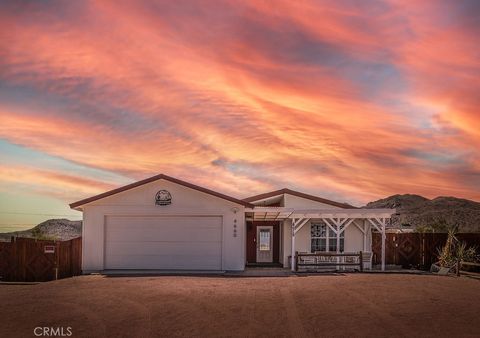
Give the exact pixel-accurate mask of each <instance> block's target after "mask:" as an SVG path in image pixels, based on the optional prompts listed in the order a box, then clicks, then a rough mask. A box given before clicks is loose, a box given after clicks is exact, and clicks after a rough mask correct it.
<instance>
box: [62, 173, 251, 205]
mask: <svg viewBox="0 0 480 338" xmlns="http://www.w3.org/2000/svg"><path fill="white" fill-rule="evenodd" d="M162 179H163V180H166V181H169V182H172V183H175V184H178V185H181V186H184V187H187V188H190V189H193V190H197V191H200V192H203V193H205V194H209V195H212V196H215V197H218V198H221V199H224V200H227V201H230V202H233V203H237V204H239V205H243V206H245V207H253V205H252V204H251V203H249V202H247V201H244V200H239V199H237V198H234V197H231V196H228V195H224V194H222V193H219V192H216V191H213V190H210V189H207V188H203V187H200V186H198V185H195V184H192V183H188V182H185V181H182V180H179V179H177V178H174V177H170V176H167V175H164V174H159V175H156V176H152V177H149V178H147V179H144V180H141V181H138V182H134V183H131V184H128V185H125V186H123V187H120V188H116V189H113V190H110V191H107V192H104V193H101V194H99V195H95V196H92V197H89V198H85V199H83V200H80V201H77V202H74V203H71V204H70V208H72V209H75V208H78V207H80V206H82V205H84V204H87V203H91V202H94V201H97V200H100V199H103V198H106V197H109V196H112V195H115V194H118V193H121V192H124V191H127V190H130V189H133V188H136V187H139V186H142V185H145V184H148V183H151V182H154V181H158V180H162Z"/></svg>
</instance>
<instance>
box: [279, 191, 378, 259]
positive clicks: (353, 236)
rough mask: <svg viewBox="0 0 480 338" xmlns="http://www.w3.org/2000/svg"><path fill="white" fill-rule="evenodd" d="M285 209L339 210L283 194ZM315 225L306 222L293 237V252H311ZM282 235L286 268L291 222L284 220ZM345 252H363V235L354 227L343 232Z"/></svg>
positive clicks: (367, 246)
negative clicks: (312, 231)
mask: <svg viewBox="0 0 480 338" xmlns="http://www.w3.org/2000/svg"><path fill="white" fill-rule="evenodd" d="M285 207H286V208H296V209H334V210H341V208H339V207H335V206H332V205H329V204H325V203H321V202H316V201H312V200H309V199H305V198H302V197H298V196H293V195H289V194H285ZM312 222H313V223H315V220H311V221H309V222H307V223H306V224H305V225H304V226H303V227H302V228H301V229H300V230H299V231H298V232H297V234H296V235H295V251H298V252H310V250H311V238H310V233H311V232H310V231H311V224H312ZM357 222H358V224H359V225H360V226H362V225H363V221H362V220H358V221H357ZM282 233H283V240H282V242H283V265H284V266H285V267H286V266H288V265H289V262H288V256H290V255H291V254H292V222H291V220H286V221H284V223H283V227H282ZM366 248H367V251H370V250H371V249H370V248H371V230H370V228H368V229H367V240H366ZM344 249H345V250H344V251H345V252H357V251H364V237H363V233H362V232H361V231H360V229H358V228H357V227H356V226H355V225H353V224H350V226H349V227H348V228H347V229H346V230H345V247H344Z"/></svg>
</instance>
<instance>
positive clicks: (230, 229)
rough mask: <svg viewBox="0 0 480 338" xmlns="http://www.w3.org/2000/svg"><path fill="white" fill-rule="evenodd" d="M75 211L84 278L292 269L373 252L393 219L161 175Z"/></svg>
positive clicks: (320, 201)
mask: <svg viewBox="0 0 480 338" xmlns="http://www.w3.org/2000/svg"><path fill="white" fill-rule="evenodd" d="M70 207H71V208H72V209H75V210H79V211H82V212H83V228H82V237H83V241H82V242H83V244H82V245H83V247H82V268H83V272H84V273H91V272H102V271H109V270H132V271H133V270H137V271H139V270H190V271H200V270H208V271H227V270H228V271H241V270H244V269H245V266H246V265H249V264H254V265H255V264H256V265H258V264H267V265H269V264H277V265H279V266H284V267H287V266H291V267H292V269H293V268H294V266H293V265H294V261H293V260H291V257H292V256H294V254H295V252H322V251H325V252H358V251H363V252H371V246H372V240H371V234H372V231H379V232H381V233H382V234H385V231H386V228H387V223H388V222H387V220H388V219H389V218H390V217H391V215H392V214H393V213H394V212H395V210H393V209H359V208H355V207H353V206H351V205H348V204H345V203H339V202H334V201H331V200H328V199H325V198H321V197H317V196H312V195H309V194H305V193H301V192H297V191H293V190H290V189H281V190H277V191H272V192H268V193H265V194H261V195H257V196H252V197H249V198H246V199H237V198H234V197H231V196H227V195H224V194H222V193H219V192H216V191H213V190H209V189H206V188H203V187H200V186H197V185H194V184H191V183H188V182H185V181H182V180H179V179H176V178H173V177H170V176H167V175H163V174H160V175H157V176H154V177H151V178H147V179H145V180H142V181H139V182H135V183H132V184H129V185H126V186H123V187H120V188H118V189H114V190H111V191H108V192H105V193H102V194H100V195H97V196H93V197H90V198H86V199H83V200H81V201H78V202H75V203H72V204H70ZM383 238H385V236H383ZM383 248H384V243H383ZM382 254H383V255H382V256H383V259H382V262H383V264H382V268H384V261H385V260H384V249H383V250H382Z"/></svg>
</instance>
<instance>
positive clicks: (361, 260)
mask: <svg viewBox="0 0 480 338" xmlns="http://www.w3.org/2000/svg"><path fill="white" fill-rule="evenodd" d="M358 260H359V262H360V272H363V252H362V251H360V256H359V257H358Z"/></svg>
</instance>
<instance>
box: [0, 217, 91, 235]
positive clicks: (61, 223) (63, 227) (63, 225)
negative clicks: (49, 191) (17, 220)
mask: <svg viewBox="0 0 480 338" xmlns="http://www.w3.org/2000/svg"><path fill="white" fill-rule="evenodd" d="M81 235H82V221H70V220H68V219H65V218H62V219H49V220H48V221H45V222H43V223H40V224H39V225H37V226H35V227H34V228H32V229H29V230H23V231H15V232H5V233H0V240H3V241H8V240H10V238H11V237H12V236H14V237H28V238H38V239H55V240H61V241H68V240H69V239H72V238H76V237H80V236H81Z"/></svg>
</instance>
